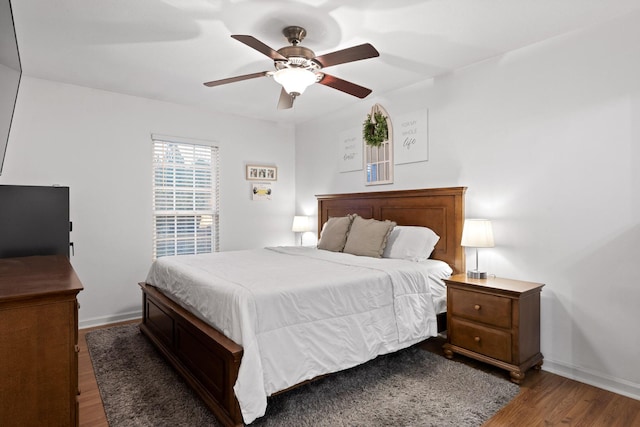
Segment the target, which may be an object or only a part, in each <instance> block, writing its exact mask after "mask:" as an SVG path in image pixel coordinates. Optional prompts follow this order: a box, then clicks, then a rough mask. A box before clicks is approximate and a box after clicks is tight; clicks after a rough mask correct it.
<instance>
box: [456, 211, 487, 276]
mask: <svg viewBox="0 0 640 427" xmlns="http://www.w3.org/2000/svg"><path fill="white" fill-rule="evenodd" d="M461 245H462V246H465V247H470V248H476V268H475V270H469V271H467V277H471V278H473V279H486V278H487V272H486V271H480V270H478V248H492V247H494V246H495V243H494V242H493V229H492V228H491V221H489V220H488V219H465V220H464V226H463V228H462V242H461Z"/></svg>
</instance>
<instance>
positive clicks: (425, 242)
mask: <svg viewBox="0 0 640 427" xmlns="http://www.w3.org/2000/svg"><path fill="white" fill-rule="evenodd" d="M438 240H440V236H438V235H437V234H436V233H434V232H433V230H431V229H430V228H427V227H410V226H402V225H397V226H395V228H394V229H393V230H392V231H391V235H390V236H389V239H388V240H387V246H386V247H385V248H384V252H383V254H382V257H383V258H396V259H406V260H409V261H424V260H426V259H429V257H430V256H431V252H433V248H435V247H436V243H438Z"/></svg>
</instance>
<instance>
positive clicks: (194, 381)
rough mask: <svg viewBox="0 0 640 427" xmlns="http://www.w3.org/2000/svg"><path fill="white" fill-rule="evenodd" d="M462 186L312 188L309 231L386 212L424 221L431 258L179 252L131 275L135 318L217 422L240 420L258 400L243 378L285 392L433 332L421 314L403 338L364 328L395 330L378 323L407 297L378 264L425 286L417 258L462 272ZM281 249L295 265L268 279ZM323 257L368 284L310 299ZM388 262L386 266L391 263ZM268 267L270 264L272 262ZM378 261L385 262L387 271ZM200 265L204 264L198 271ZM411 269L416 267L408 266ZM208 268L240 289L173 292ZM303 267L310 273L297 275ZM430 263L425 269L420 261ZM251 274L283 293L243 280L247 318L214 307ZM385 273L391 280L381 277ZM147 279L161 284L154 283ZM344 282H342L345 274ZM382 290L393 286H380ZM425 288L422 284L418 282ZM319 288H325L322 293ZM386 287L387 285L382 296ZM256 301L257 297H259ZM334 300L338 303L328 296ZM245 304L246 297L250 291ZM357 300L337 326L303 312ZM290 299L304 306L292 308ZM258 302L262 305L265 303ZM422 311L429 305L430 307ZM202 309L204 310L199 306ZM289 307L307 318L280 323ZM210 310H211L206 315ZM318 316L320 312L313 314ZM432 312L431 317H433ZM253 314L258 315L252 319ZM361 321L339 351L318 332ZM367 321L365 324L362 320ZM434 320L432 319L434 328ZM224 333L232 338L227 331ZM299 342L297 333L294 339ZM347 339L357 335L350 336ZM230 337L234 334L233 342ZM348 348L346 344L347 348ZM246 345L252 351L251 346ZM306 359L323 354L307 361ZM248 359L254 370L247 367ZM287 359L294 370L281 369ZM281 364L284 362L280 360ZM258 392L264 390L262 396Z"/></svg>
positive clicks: (408, 221) (401, 221)
mask: <svg viewBox="0 0 640 427" xmlns="http://www.w3.org/2000/svg"><path fill="white" fill-rule="evenodd" d="M464 192H465V188H464V187H456V188H438V189H426V190H404V191H385V192H375V193H351V194H336V195H321V196H317V199H318V225H319V228H318V229H319V230H320V229H321V228H322V225H323V224H325V223H326V222H327V221H328V220H329V218H338V217H344V216H347V215H351V214H357V215H359V216H360V217H361V218H373V219H377V220H390V221H394V222H395V223H397V224H398V225H404V226H421V227H428V228H429V229H431V230H433V231H434V232H435V233H437V235H438V236H439V237H440V239H439V240H438V242H437V244H436V246H435V248H434V250H433V252H432V254H431V258H432V260H429V261H426V262H425V263H408V262H404V261H402V262H401V261H396V260H389V259H387V260H378V259H373V258H367V257H355V256H351V255H348V254H336V253H332V252H327V251H320V250H315V249H310V248H293V247H292V248H286V247H285V248H266V249H263V250H256V251H250V252H251V253H250V254H244V255H247V256H251V257H252V258H251V264H252V265H253V266H254V268H253V269H252V268H244V269H240V268H237V267H236V268H235V269H234V267H232V265H233V264H232V263H229V262H228V261H229V260H231V259H232V258H233V256H234V255H233V254H230V253H220V254H219V255H218V254H217V255H218V256H217V258H216V259H217V260H218V262H219V264H217V265H216V264H215V263H213V261H211V260H210V259H206V258H204V257H198V256H194V257H191V258H189V262H188V263H187V264H189V265H188V266H182V265H180V266H178V265H176V266H171V265H170V264H171V263H172V262H173V260H171V259H167V260H165V261H163V263H162V265H160V266H156V267H152V270H151V271H150V275H149V277H148V280H147V282H150V283H141V284H140V286H141V288H142V291H143V321H142V323H141V325H140V329H141V331H142V332H143V333H144V334H145V335H146V336H147V337H148V338H149V339H150V340H151V342H152V343H153V344H154V345H155V346H156V347H157V348H158V349H159V350H160V352H161V353H162V354H163V355H164V356H165V357H166V358H167V360H168V361H169V362H170V363H171V364H172V365H173V366H174V367H175V368H176V370H177V371H178V372H179V373H180V374H181V375H182V376H183V377H184V378H185V380H186V381H187V382H188V383H189V384H190V385H191V387H192V388H193V389H194V390H195V391H196V392H197V393H198V394H199V395H200V397H201V398H202V399H203V401H204V402H205V403H206V404H207V405H208V406H209V408H210V409H211V410H212V412H213V413H214V415H216V417H217V418H218V419H219V420H220V422H221V423H222V424H224V425H243V422H244V421H245V420H247V421H248V422H251V421H253V419H254V418H255V417H256V414H257V416H259V414H260V411H263V410H264V408H263V407H257V408H253V407H252V405H253V400H252V399H249V398H248V397H247V396H249V397H250V396H251V393H252V392H251V391H247V390H252V387H253V385H251V384H249V382H251V381H256V380H259V382H260V384H258V387H257V388H256V387H254V388H253V389H259V390H264V392H266V395H267V396H268V395H272V394H275V393H279V392H283V391H286V390H287V389H289V388H291V387H293V386H296V385H298V384H299V383H303V382H305V381H306V380H307V379H313V378H314V377H316V376H321V375H323V374H326V373H330V372H335V371H337V370H341V369H345V368H346V367H349V366H353V365H354V364H358V363H363V362H364V361H366V360H369V359H371V358H374V357H375V356H376V355H378V354H384V353H388V352H391V351H396V350H398V349H400V348H404V347H406V346H408V345H413V344H414V343H416V342H419V341H420V340H422V339H425V338H426V337H428V336H433V335H434V332H435V331H437V328H436V327H435V325H428V324H427V323H425V324H424V325H425V329H429V332H428V333H426V332H424V331H423V332H421V334H418V333H416V328H415V327H414V328H413V329H412V328H408V330H405V331H402V329H401V328H400V327H399V326H397V334H398V335H399V336H403V337H404V338H403V339H402V340H397V341H398V343H397V344H396V343H393V344H389V342H391V341H393V340H387V339H386V338H385V339H383V340H381V341H380V343H381V344H379V345H377V344H376V345H371V343H373V342H376V343H377V342H378V341H377V338H376V337H370V336H369V335H370V334H371V331H375V334H381V335H389V334H390V333H391V332H390V331H393V333H396V329H393V328H391V329H390V328H389V327H388V325H389V324H390V323H393V324H394V325H400V324H401V322H396V319H393V316H394V313H395V316H397V315H398V314H397V313H398V309H397V307H398V304H400V303H402V302H403V301H405V298H407V297H411V298H413V297H414V296H413V294H414V291H413V290H411V289H409V288H406V289H405V288H403V286H404V285H403V286H400V285H399V284H400V283H401V282H400V281H399V280H397V281H395V280H396V279H395V278H394V275H393V274H390V273H389V272H388V271H396V270H395V269H396V267H397V268H399V269H400V270H398V271H400V273H397V274H396V273H394V274H396V275H397V276H398V277H399V276H404V275H407V274H409V273H410V274H415V276H412V277H416V278H423V277H424V280H423V279H419V280H418V279H412V280H410V282H416V283H417V282H420V283H421V284H419V286H421V288H420V289H426V288H427V287H428V276H429V274H428V273H427V272H423V271H421V270H420V269H422V268H431V267H426V266H427V265H432V266H436V267H438V268H439V266H440V264H445V266H449V267H450V268H449V271H451V272H454V273H457V272H461V271H464V251H463V249H462V247H461V246H460V238H461V234H462V222H463V218H464ZM291 257H293V258H295V259H296V260H297V261H296V263H295V264H299V265H298V266H297V267H296V268H293V267H292V268H290V269H287V270H291V272H290V275H289V276H290V277H288V276H287V275H284V276H283V275H282V274H281V275H279V276H278V277H277V278H276V277H274V276H273V274H270V273H269V271H272V272H274V274H275V271H280V272H281V271H283V269H282V268H281V267H279V265H278V263H279V262H280V259H281V258H291ZM344 257H351V258H350V260H349V261H348V262H343V259H344ZM326 263H331V264H330V265H331V266H332V267H331V270H335V273H338V274H337V276H340V277H341V280H343V278H345V279H344V280H347V279H348V277H349V276H366V277H368V279H369V281H368V282H367V283H369V285H368V288H367V289H368V290H367V292H368V293H367V295H366V297H359V296H358V295H359V294H357V292H361V291H359V290H358V289H357V288H355V287H354V290H353V294H352V295H348V294H347V295H342V294H341V295H340V297H338V298H335V297H334V299H333V300H332V299H331V298H330V297H329V298H328V301H333V302H334V303H330V304H328V305H327V304H325V305H322V304H319V303H318V304H315V303H316V302H318V301H320V300H322V298H323V297H322V294H318V293H316V294H314V293H313V292H312V290H313V289H314V286H315V282H314V279H315V278H316V277H318V278H320V276H321V275H322V272H321V270H322V269H323V267H322V266H323V265H326ZM403 263H404V264H403ZM429 263H430V264H429ZM182 264H184V263H182ZM343 264H344V265H343ZM347 264H348V265H347ZM396 264H397V266H396ZM407 264H414V265H417V264H421V266H420V267H417V266H409V267H407ZM392 265H393V268H391V266H392ZM227 266H230V267H227ZM269 266H273V268H270V267H269ZM387 266H388V267H389V269H388V271H387ZM423 266H425V267H423ZM207 268H210V269H211V270H212V271H210V272H207V271H206V270H207ZM181 269H182V270H181ZM325 269H326V268H325ZM414 269H417V271H416V272H415V273H414V272H413V270H414ZM164 270H167V271H168V272H169V274H168V277H170V280H169V282H170V283H171V285H170V286H167V285H166V284H165V283H163V281H162V280H161V279H160V278H161V277H162V276H163V274H160V273H158V274H156V272H157V271H161V272H164ZM187 271H188V274H187ZM214 271H215V272H216V274H218V275H219V276H220V277H223V278H224V280H226V281H229V282H234V283H235V282H237V283H241V284H243V285H242V286H240V287H239V288H240V291H235V290H234V291H233V292H232V293H230V294H229V295H226V294H224V293H220V294H218V296H216V297H215V298H213V299H211V297H209V296H207V295H205V294H204V293H201V294H197V295H198V296H197V297H194V298H192V299H191V300H189V299H188V298H184V299H181V294H182V293H183V290H184V289H186V282H189V281H193V282H194V284H195V285H194V284H191V285H190V286H189V288H190V289H193V288H194V287H195V288H196V289H198V290H199V292H200V289H201V288H202V287H201V286H198V284H199V283H201V282H199V281H202V282H204V281H206V278H207V275H208V274H211V273H212V272H214ZM305 271H307V272H311V273H312V274H307V275H305V274H304V272H305ZM152 272H154V273H152ZM430 272H431V270H429V273H430ZM383 273H384V274H383ZM300 276H304V277H305V287H304V292H307V295H306V297H301V296H299V295H298V296H296V297H295V298H292V297H291V295H289V293H288V288H285V287H286V286H293V285H295V282H296V278H297V277H298V278H299V277H300ZM383 276H384V277H383ZM261 277H262V280H261V281H262V282H265V283H267V284H268V286H270V287H274V288H276V289H279V290H282V289H285V292H280V294H283V293H284V294H285V295H287V298H281V299H279V300H275V299H273V297H272V296H271V294H266V293H265V294H264V295H261V294H259V292H257V289H258V288H255V289H250V292H249V294H251V295H252V298H254V297H255V300H256V301H257V302H255V306H256V307H258V309H255V308H253V309H252V310H250V311H251V313H253V314H251V316H254V315H255V316H256V317H255V318H254V317H249V318H247V315H245V314H237V313H236V314H234V312H233V310H232V311H231V314H224V313H225V312H224V307H226V306H229V305H230V304H232V303H233V301H236V300H238V299H239V300H243V298H245V297H244V295H245V293H246V292H245V290H244V289H243V288H245V287H248V286H250V285H251V284H252V283H253V282H256V281H257V279H259V278H261ZM388 278H390V279H389V280H391V283H392V284H393V286H389V285H388V284H386V282H384V281H385V280H388ZM318 280H320V279H318ZM323 280H324V279H323ZM421 280H422V282H424V283H422V282H421ZM298 281H300V279H298ZM325 281H326V280H325ZM152 283H153V284H154V285H157V286H160V287H162V288H164V289H162V290H160V289H158V288H157V287H156V286H153V285H152ZM289 283H291V284H289ZM346 283H347V284H348V285H349V284H350V282H348V281H347V282H346ZM261 286H263V285H261ZM336 286H337V285H336ZM354 286H355V285H354ZM344 287H347V288H348V287H349V286H345V285H340V288H344ZM387 289H393V290H392V291H388V290H387ZM382 290H384V292H382ZM202 292H204V291H202ZM425 292H427V293H428V291H425ZM329 294H330V295H332V294H331V292H330V293H329ZM387 294H391V296H388V295H387ZM167 295H170V297H168V296H167ZM305 298H306V299H305ZM385 298H386V299H385ZM174 300H175V301H179V303H177V302H175V301H174ZM202 301H206V303H202V304H201V302H202ZM209 301H210V302H209ZM216 301H217V302H218V303H219V308H215V309H213V308H211V307H215V303H216ZM261 301H262V303H261V304H259V303H260V302H261ZM336 301H337V302H338V303H335V302H336ZM345 301H347V302H345ZM349 301H350V302H349ZM310 302H313V303H314V304H311V303H310ZM340 302H344V303H340ZM365 302H366V304H369V303H370V304H372V305H371V307H369V306H367V307H365V306H364V305H362V304H365ZM251 304H254V302H253V300H252V301H251ZM287 304H290V305H287ZM358 304H361V305H362V307H360V306H358V307H355V309H354V312H353V313H347V314H346V315H348V316H360V317H353V318H349V319H351V320H350V321H349V322H346V325H347V326H345V323H342V324H340V323H336V324H335V325H334V324H333V323H332V322H334V319H324V318H322V319H320V318H319V317H313V316H316V314H317V313H320V312H323V311H327V310H326V307H329V306H330V307H331V310H338V311H340V310H342V309H346V308H345V307H346V306H356V305H358ZM394 304H395V305H394ZM298 306H300V307H303V308H304V309H303V310H297V309H296V307H298ZM410 306H413V305H412V303H411V302H409V303H407V304H406V307H410ZM207 307H209V308H207ZM252 307H253V306H252ZM260 307H263V308H260ZM264 307H268V309H265V308H264ZM394 307H395V311H394ZM347 308H351V307H347ZM367 310H376V311H379V312H380V313H382V315H383V318H384V316H385V315H388V316H387V317H386V318H384V319H385V320H382V321H380V323H375V322H377V320H376V321H372V320H370V319H372V317H370V316H369V314H368V312H367ZM430 310H431V311H433V309H430ZM207 311H210V312H211V313H207ZM296 311H299V312H301V313H303V315H304V316H309V318H308V319H306V320H307V321H306V322H302V321H298V320H296V322H298V323H296V324H293V323H291V324H289V323H287V322H288V321H289V320H288V319H289V318H290V317H291V316H290V314H289V313H290V312H296ZM431 311H430V313H431ZM255 313H258V314H255ZM363 313H364V314H363ZM209 316H212V317H213V320H210V319H211V317H209ZM216 316H218V317H217V318H216ZM258 316H261V317H258ZM318 316H320V315H319V314H318ZM363 316H364V317H363ZM420 316H422V313H417V314H416V315H415V316H414V317H420ZM425 316H426V315H425ZM336 317H340V316H336ZM442 317H443V316H440V317H439V319H441V318H442ZM229 318H231V319H229ZM258 318H259V319H261V320H260V321H256V319H258ZM354 319H358V320H354ZM320 322H322V323H320ZM214 323H215V324H216V325H220V327H219V329H220V330H218V329H216V328H214V327H212V326H210V325H211V324H214ZM361 323H362V324H367V328H365V327H362V328H360V327H356V328H355V329H363V330H365V332H363V336H364V338H363V339H362V343H361V344H362V345H360V344H353V343H352V342H351V341H348V343H347V344H346V345H345V346H344V347H348V350H345V351H344V352H343V349H342V347H343V346H342V345H340V344H335V342H332V341H331V340H330V339H329V338H328V337H330V336H339V337H342V336H346V337H350V336H352V335H351V333H350V332H345V331H344V329H345V328H349V327H350V325H356V326H358V325H360V324H361ZM369 323H375V324H373V325H370V324H369ZM300 324H304V326H303V327H304V328H308V326H307V324H311V325H319V327H315V328H310V329H302V328H303V327H302V326H300ZM247 325H249V326H247ZM334 327H335V328H339V329H340V328H342V329H340V330H341V332H340V333H339V334H338V333H336V332H334V330H333V329H332V328H334ZM441 328H442V326H440V328H439V329H441ZM254 329H255V331H254ZM417 329H422V328H417ZM221 330H222V331H224V333H223V332H221ZM247 331H249V333H248V332H247ZM274 331H277V332H278V334H275V333H274ZM296 334H297V335H296ZM300 334H302V335H300ZM355 334H356V335H353V336H356V337H357V332H356V333H355ZM425 334H426V335H425ZM300 336H304V337H305V339H306V341H305V340H300ZM229 337H234V338H235V340H232V339H231V338H229ZM256 337H257V338H256ZM260 340H262V341H260ZM287 340H288V341H287ZM325 340H326V342H325ZM301 341H305V342H304V343H301ZM355 341H358V339H357V338H356V339H355ZM237 342H241V343H242V344H243V345H240V344H238V343H237ZM269 342H273V343H275V346H274V347H273V348H275V350H273V349H272V350H271V353H269V350H268V346H267V345H266V344H267V343H269ZM351 347H353V354H352V353H351V351H352V349H351ZM369 347H372V348H369ZM256 348H259V349H260V350H259V351H257V350H256ZM278 348H286V349H287V351H286V352H284V351H281V352H280V353H278V351H277V349H278ZM305 351H306V352H307V353H305ZM336 352H337V353H336ZM333 354H337V359H340V364H332V363H333V359H332V355H333ZM316 359H323V360H322V361H321V363H318V364H316V363H315V361H316ZM301 360H304V363H302V362H301V363H300V364H299V366H297V367H296V366H295V365H296V361H301ZM327 360H329V361H327ZM345 360H347V362H346V363H347V365H344V363H345V362H344V361H345ZM241 362H243V363H241ZM271 365H273V366H271ZM256 366H257V367H258V368H259V369H258V368H255V367H256ZM290 366H291V367H292V368H293V369H292V371H295V372H293V373H289V372H287V369H288V368H289V367H290ZM285 367H286V368H287V369H284V368H285ZM301 370H302V371H301ZM262 382H264V383H262ZM246 384H248V385H246ZM234 387H235V388H234ZM261 397H262V399H266V397H265V396H261ZM239 401H240V402H242V405H240V404H239ZM257 402H258V403H257V405H258V406H260V405H261V403H260V399H258V400H257ZM264 405H266V403H264ZM241 406H242V410H241ZM243 414H244V417H243Z"/></svg>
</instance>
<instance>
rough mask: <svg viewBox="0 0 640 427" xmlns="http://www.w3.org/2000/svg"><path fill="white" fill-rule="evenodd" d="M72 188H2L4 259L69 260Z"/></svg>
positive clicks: (1, 248) (0, 234)
mask: <svg viewBox="0 0 640 427" xmlns="http://www.w3.org/2000/svg"><path fill="white" fill-rule="evenodd" d="M70 229H71V228H70V223H69V187H41V186H22V185H0V258H9V257H22V256H32V255H66V256H67V257H69V232H70Z"/></svg>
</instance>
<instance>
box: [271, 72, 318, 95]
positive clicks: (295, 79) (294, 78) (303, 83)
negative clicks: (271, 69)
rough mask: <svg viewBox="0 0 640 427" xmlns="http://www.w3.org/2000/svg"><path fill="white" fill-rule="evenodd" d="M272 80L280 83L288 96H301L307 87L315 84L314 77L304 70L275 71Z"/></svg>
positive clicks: (313, 74)
mask: <svg viewBox="0 0 640 427" xmlns="http://www.w3.org/2000/svg"><path fill="white" fill-rule="evenodd" d="M273 79H274V80H275V81H277V82H278V83H280V84H281V85H282V87H284V90H285V91H287V93H288V94H289V95H291V94H297V95H301V94H302V93H303V92H304V90H305V89H306V88H307V87H308V86H311V85H312V84H314V83H315V82H316V75H315V73H313V72H312V71H309V70H305V69H304V68H283V69H282V70H278V71H276V73H275V74H274V75H273Z"/></svg>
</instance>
